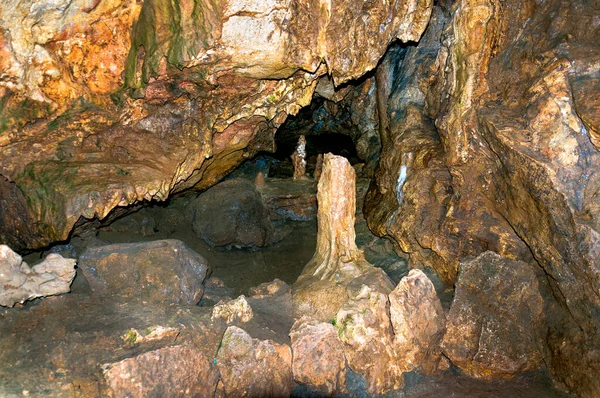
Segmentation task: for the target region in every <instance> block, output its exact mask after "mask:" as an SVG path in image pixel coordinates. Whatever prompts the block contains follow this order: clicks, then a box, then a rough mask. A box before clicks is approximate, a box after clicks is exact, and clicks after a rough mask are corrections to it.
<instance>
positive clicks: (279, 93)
mask: <svg viewBox="0 0 600 398" xmlns="http://www.w3.org/2000/svg"><path fill="white" fill-rule="evenodd" d="M63 3H64V4H63ZM67 4H68V6H67ZM431 6H432V2H431V1H430V0H422V1H417V0H414V1H409V2H405V3H402V4H395V3H394V4H388V3H382V4H375V5H373V4H370V3H369V4H366V3H363V2H361V1H339V2H335V1H333V2H328V3H327V4H323V5H321V4H317V3H311V2H305V1H303V2H300V3H297V2H291V1H289V0H281V1H275V2H268V3H265V2H262V1H250V2H247V1H245V2H244V1H233V2H228V3H227V4H225V3H223V4H216V3H213V2H210V1H199V2H190V1H187V0H181V1H176V2H171V1H166V0H158V1H148V2H144V3H143V4H140V3H138V2H135V1H120V0H100V1H88V0H77V1H75V2H60V1H59V2H58V3H57V4H53V6H52V7H50V6H48V5H47V4H45V3H36V4H35V5H34V6H32V7H28V6H27V5H26V4H25V3H19V2H15V1H10V2H8V3H6V4H3V6H2V7H1V8H0V21H2V24H1V25H0V54H1V55H2V56H1V57H0V58H1V59H2V62H1V63H0V72H1V73H0V75H1V76H2V77H1V78H0V97H1V98H2V103H3V106H4V109H5V112H4V113H3V115H2V117H1V120H0V131H1V132H2V134H1V135H0V147H1V148H2V159H1V160H2V161H1V163H0V174H1V175H2V176H3V177H5V178H6V179H7V180H8V181H9V182H15V183H16V186H17V187H18V189H19V190H20V192H21V195H22V197H19V198H18V199H19V201H18V202H16V203H15V204H13V205H10V206H8V205H5V204H0V206H1V207H0V220H3V219H9V218H10V217H9V215H10V214H14V210H13V208H15V207H16V208H23V209H25V211H24V212H22V215H21V217H25V218H27V219H29V220H30V222H29V223H28V224H29V226H28V228H27V229H23V228H16V226H15V225H12V224H11V223H8V224H4V223H3V224H2V226H1V229H0V236H2V239H3V242H4V243H9V244H11V245H12V246H13V247H15V248H16V249H23V248H39V247H42V246H45V245H48V244H49V243H51V242H54V241H57V240H64V239H66V238H67V236H68V235H69V232H70V231H71V229H72V227H73V225H75V223H76V222H78V220H80V217H84V218H85V219H93V218H95V217H97V218H99V219H104V218H106V217H107V215H109V213H110V212H111V211H112V210H113V209H114V208H115V207H117V206H128V205H131V204H134V203H137V202H140V201H143V200H157V201H163V200H165V199H166V198H167V197H168V196H169V195H170V194H172V193H175V192H179V191H182V190H184V189H187V188H191V187H196V188H198V189H206V188H208V187H210V186H211V185H214V184H215V183H216V182H217V181H219V180H220V179H222V178H223V176H224V175H226V174H227V173H228V172H229V171H231V170H232V169H233V168H234V167H235V166H237V165H238V164H239V163H241V162H242V160H243V159H245V158H246V157H249V156H252V155H253V154H255V153H257V152H258V151H260V150H272V147H273V143H272V136H273V133H274V130H275V128H276V127H277V126H279V125H280V124H281V123H282V122H283V121H284V120H285V118H286V116H287V115H288V114H295V113H297V112H298V110H299V109H300V108H301V107H303V106H305V105H307V104H308V103H309V102H310V99H311V98H312V94H313V92H314V90H315V87H316V85H317V80H318V78H319V77H320V76H322V75H324V74H326V73H329V74H331V75H332V76H333V81H334V82H335V83H336V84H341V83H343V82H346V81H348V80H351V79H355V78H358V77H360V76H361V75H363V74H364V73H365V72H367V71H369V70H371V69H373V68H374V67H375V66H376V65H377V62H378V60H379V58H380V57H381V56H382V55H383V53H384V52H385V50H386V48H387V45H388V44H389V43H390V42H391V41H392V40H394V39H396V38H400V39H401V40H404V41H407V40H417V39H418V38H419V36H420V34H421V32H422V31H423V30H424V29H425V26H426V24H427V21H428V19H429V14H430V11H431ZM192 10H193V11H192ZM115 38H117V39H115ZM275 79H279V80H275ZM40 117H46V118H47V120H45V121H38V122H37V123H28V122H31V121H33V120H36V119H38V118H40ZM24 126H25V127H24ZM21 127H24V128H23V129H21V130H20V129H19V128H21ZM17 196H18V195H17ZM83 221H84V220H82V222H83Z"/></svg>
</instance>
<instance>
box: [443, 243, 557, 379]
mask: <svg viewBox="0 0 600 398" xmlns="http://www.w3.org/2000/svg"><path fill="white" fill-rule="evenodd" d="M447 328H448V331H447V332H446V335H445V336H444V341H443V350H444V353H445V354H446V356H447V357H448V358H449V359H450V361H452V363H453V364H455V365H456V366H458V367H459V368H460V369H462V370H463V371H464V372H466V373H468V374H470V375H472V376H475V377H479V378H484V379H492V378H502V377H510V376H514V375H515V374H516V373H517V372H521V371H526V370H535V369H537V368H539V367H540V366H541V361H542V354H543V351H544V348H543V344H544V336H543V333H544V332H545V330H546V321H545V319H544V308H543V301H542V297H541V295H540V292H539V288H538V283H537V279H536V277H535V274H534V273H533V271H532V270H531V267H530V265H529V264H527V263H524V262H522V261H515V260H510V259H506V258H502V257H500V256H499V255H498V254H496V253H493V252H486V253H483V254H481V255H480V256H479V257H477V258H476V259H474V260H471V261H468V262H465V263H461V265H460V274H459V278H458V282H457V284H456V293H455V296H454V301H453V302H452V307H451V308H450V313H449V314H448V325H447Z"/></svg>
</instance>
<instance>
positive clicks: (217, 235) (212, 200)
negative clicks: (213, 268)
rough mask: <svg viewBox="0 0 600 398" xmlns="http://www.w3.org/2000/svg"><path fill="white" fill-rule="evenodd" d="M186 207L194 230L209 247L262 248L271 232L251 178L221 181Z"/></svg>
mask: <svg viewBox="0 0 600 398" xmlns="http://www.w3.org/2000/svg"><path fill="white" fill-rule="evenodd" d="M189 207H190V208H189V212H190V213H189V214H190V218H191V220H192V228H193V230H194V233H195V234H196V236H198V238H201V239H203V240H204V241H205V242H206V243H208V244H209V245H211V246H236V247H262V246H265V245H267V244H268V243H269V241H270V239H271V237H272V235H273V224H272V223H271V220H270V219H269V210H268V209H267V207H266V206H265V204H264V203H263V201H262V197H261V195H260V193H259V192H258V190H257V189H256V186H255V185H254V184H253V183H252V182H250V181H247V180H243V179H233V180H227V181H224V182H222V183H220V184H218V185H215V186H214V187H212V188H211V189H209V190H208V191H206V192H204V193H202V194H201V195H200V196H198V198H197V199H196V200H194V201H193V202H192V203H190V206H189Z"/></svg>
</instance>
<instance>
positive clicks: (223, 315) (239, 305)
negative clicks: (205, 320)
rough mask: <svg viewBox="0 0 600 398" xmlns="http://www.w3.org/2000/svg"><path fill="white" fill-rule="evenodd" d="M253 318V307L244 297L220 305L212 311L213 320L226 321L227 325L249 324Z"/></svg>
mask: <svg viewBox="0 0 600 398" xmlns="http://www.w3.org/2000/svg"><path fill="white" fill-rule="evenodd" d="M253 316H254V313H253V312H252V307H250V304H248V301H247V300H246V297H244V295H241V296H240V297H238V298H236V299H235V300H230V301H228V302H225V303H218V304H217V305H215V306H214V307H213V310H212V319H224V320H225V322H227V323H232V322H248V321H250V320H251V319H252V317H253Z"/></svg>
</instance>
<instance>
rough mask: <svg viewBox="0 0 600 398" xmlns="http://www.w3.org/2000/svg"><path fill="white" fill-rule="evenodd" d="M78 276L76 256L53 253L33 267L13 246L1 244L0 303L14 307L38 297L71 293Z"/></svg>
mask: <svg viewBox="0 0 600 398" xmlns="http://www.w3.org/2000/svg"><path fill="white" fill-rule="evenodd" d="M73 278H75V260H73V259H69V258H63V257H62V256H61V255H59V254H54V253H51V254H49V255H48V256H47V257H46V258H45V259H44V261H42V262H41V263H39V264H37V265H34V266H33V267H29V265H27V263H25V262H24V261H23V259H22V258H21V256H19V255H18V254H17V253H15V252H13V251H12V250H11V249H10V247H8V246H6V245H0V305H1V306H4V307H13V306H14V305H15V304H17V303H24V302H25V301H27V300H31V299H34V298H37V297H46V296H54V295H57V294H63V293H68V292H69V291H70V290H71V282H72V281H73Z"/></svg>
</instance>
